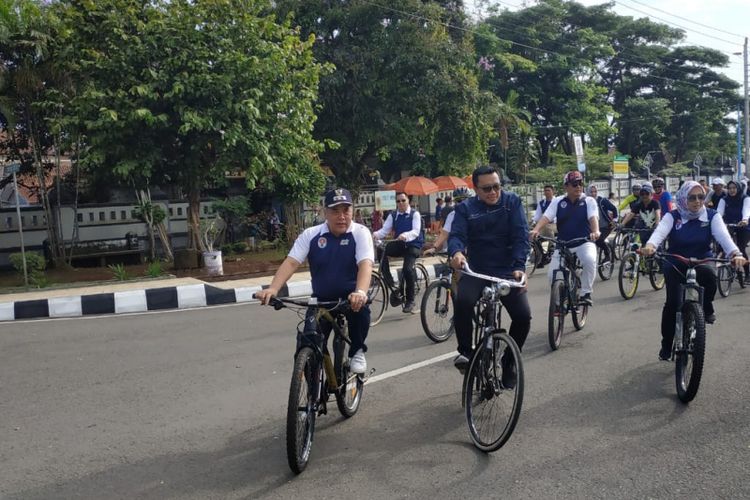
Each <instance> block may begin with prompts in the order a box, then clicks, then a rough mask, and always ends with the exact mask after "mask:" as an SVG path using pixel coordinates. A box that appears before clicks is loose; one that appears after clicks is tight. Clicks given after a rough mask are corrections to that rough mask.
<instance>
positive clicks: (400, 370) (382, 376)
mask: <svg viewBox="0 0 750 500" xmlns="http://www.w3.org/2000/svg"><path fill="white" fill-rule="evenodd" d="M455 355H456V353H455V352H448V353H445V354H441V355H440V356H435V357H434V358H430V359H426V360H424V361H420V362H419V363H412V364H410V365H406V366H404V367H403V368H397V369H395V370H391V371H389V372H385V373H381V374H380V375H375V376H373V377H370V378H369V379H367V382H366V384H374V383H375V382H381V381H383V380H387V379H389V378H392V377H396V376H398V375H403V374H404V373H408V372H411V371H414V370H418V369H420V368H424V367H425V366H429V365H434V364H435V363H439V362H441V361H445V360H446V359H450V358H452V357H453V356H455Z"/></svg>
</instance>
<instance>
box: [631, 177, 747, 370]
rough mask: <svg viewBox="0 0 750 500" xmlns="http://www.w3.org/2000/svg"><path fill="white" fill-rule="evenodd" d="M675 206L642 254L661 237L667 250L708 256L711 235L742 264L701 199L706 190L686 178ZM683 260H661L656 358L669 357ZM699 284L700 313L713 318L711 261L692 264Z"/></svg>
mask: <svg viewBox="0 0 750 500" xmlns="http://www.w3.org/2000/svg"><path fill="white" fill-rule="evenodd" d="M676 198H677V209H676V210H672V211H671V212H668V213H667V214H665V215H664V216H663V217H662V219H661V222H660V223H659V225H658V226H657V228H656V230H655V231H654V234H653V235H651V238H650V239H649V240H648V243H646V245H645V246H644V247H643V249H642V252H643V254H644V255H652V254H653V253H654V252H656V249H657V248H658V247H659V245H661V244H662V242H664V240H667V239H668V241H669V252H670V253H674V254H678V255H682V256H683V257H694V258H696V259H702V258H707V257H711V256H712V253H711V237H713V238H715V239H716V241H718V242H719V244H720V245H721V248H723V249H724V253H725V254H726V255H727V256H728V257H729V258H731V259H732V264H734V265H735V266H738V267H739V266H742V265H743V264H745V262H746V261H745V259H744V258H743V257H742V255H741V254H740V250H739V249H738V248H737V245H735V244H734V242H733V241H732V238H731V236H729V232H728V231H727V226H726V225H725V224H724V220H723V219H722V218H721V215H718V214H717V212H716V210H714V209H711V208H706V207H705V206H704V205H703V201H704V200H705V199H706V192H705V191H704V190H703V188H702V187H701V185H700V184H698V183H697V182H695V181H687V182H686V183H685V184H683V185H682V187H681V188H680V190H679V191H678V192H677V196H676ZM686 267H687V266H685V264H682V263H680V262H677V261H676V260H673V259H668V260H667V262H665V263H664V278H665V279H666V282H667V287H666V288H667V300H666V302H665V303H664V309H663V310H662V314H661V338H662V340H661V350H659V359H661V360H664V361H666V360H668V359H669V358H670V355H671V351H672V339H673V338H674V324H675V320H676V316H677V304H678V303H679V301H680V297H679V293H680V283H684V281H685V277H684V275H685V271H686ZM695 272H696V277H697V279H698V284H700V285H701V286H702V287H703V290H704V292H703V313H704V315H705V318H706V323H713V322H714V321H716V315H715V314H714V306H713V300H714V295H716V274H715V271H714V267H713V266H711V265H701V266H697V267H696V268H695Z"/></svg>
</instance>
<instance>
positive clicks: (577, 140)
mask: <svg viewBox="0 0 750 500" xmlns="http://www.w3.org/2000/svg"><path fill="white" fill-rule="evenodd" d="M573 144H574V145H575V148H576V159H577V160H578V163H583V141H582V140H581V136H580V135H574V136H573ZM584 169H585V167H584ZM582 171H583V170H582Z"/></svg>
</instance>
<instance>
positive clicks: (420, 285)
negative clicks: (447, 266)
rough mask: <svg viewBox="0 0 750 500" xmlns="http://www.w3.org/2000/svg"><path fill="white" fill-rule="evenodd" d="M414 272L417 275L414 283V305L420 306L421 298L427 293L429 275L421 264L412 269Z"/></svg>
mask: <svg viewBox="0 0 750 500" xmlns="http://www.w3.org/2000/svg"><path fill="white" fill-rule="evenodd" d="M414 271H415V272H416V273H417V279H416V281H415V282H414V303H415V304H421V303H422V296H423V295H424V293H425V292H426V291H427V287H428V286H429V284H430V274H429V273H428V272H427V268H425V267H424V266H423V265H422V264H417V265H416V266H415V267H414ZM414 312H417V311H414Z"/></svg>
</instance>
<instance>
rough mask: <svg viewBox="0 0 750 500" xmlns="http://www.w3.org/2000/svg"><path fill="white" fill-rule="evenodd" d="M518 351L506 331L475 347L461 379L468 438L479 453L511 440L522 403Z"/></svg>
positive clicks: (521, 380)
mask: <svg viewBox="0 0 750 500" xmlns="http://www.w3.org/2000/svg"><path fill="white" fill-rule="evenodd" d="M523 384H524V378H523V363H522V361H521V351H520V349H519V348H518V346H517V345H516V343H515V342H514V341H513V339H512V338H511V337H510V336H509V335H508V334H507V333H505V332H500V331H499V332H495V333H493V334H491V335H489V336H487V337H486V338H485V339H483V341H482V343H481V344H480V345H478V346H477V348H476V350H475V351H474V355H473V356H472V358H471V363H470V364H469V369H468V370H467V372H466V376H465V378H464V388H465V390H464V397H465V400H464V407H465V409H466V422H467V423H468V425H469V436H471V440H472V441H473V442H474V445H475V446H476V447H477V448H479V449H480V450H482V451H485V452H492V451H496V450H498V449H499V448H500V447H501V446H503V445H504V444H505V443H506V442H507V441H508V439H509V438H510V436H511V434H512V433H513V430H514V429H515V427H516V424H517V423H518V417H519V415H520V414H521V406H522V404H523Z"/></svg>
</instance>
